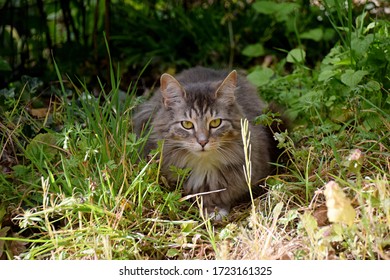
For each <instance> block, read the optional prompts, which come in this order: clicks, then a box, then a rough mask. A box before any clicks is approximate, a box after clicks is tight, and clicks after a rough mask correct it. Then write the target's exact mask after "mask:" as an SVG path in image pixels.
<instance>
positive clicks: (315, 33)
mask: <svg viewBox="0 0 390 280" xmlns="http://www.w3.org/2000/svg"><path fill="white" fill-rule="evenodd" d="M323 35H324V32H323V31H322V29H321V28H314V29H311V30H309V31H306V32H303V33H302V34H301V36H300V37H301V39H309V40H313V41H316V42H319V41H320V40H321V39H322V37H323Z"/></svg>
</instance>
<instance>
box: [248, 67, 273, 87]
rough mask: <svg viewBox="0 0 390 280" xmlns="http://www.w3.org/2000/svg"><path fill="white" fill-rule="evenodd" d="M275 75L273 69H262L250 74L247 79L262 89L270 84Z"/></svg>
mask: <svg viewBox="0 0 390 280" xmlns="http://www.w3.org/2000/svg"><path fill="white" fill-rule="evenodd" d="M273 75H274V71H273V70H272V69H270V68H260V69H256V70H255V71H253V72H252V73H250V74H249V75H248V76H247V78H248V80H249V81H250V82H251V83H252V84H254V85H255V86H258V87H260V86H263V85H266V84H268V83H269V81H270V80H271V78H272V76H273Z"/></svg>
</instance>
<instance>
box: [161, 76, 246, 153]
mask: <svg viewBox="0 0 390 280" xmlns="http://www.w3.org/2000/svg"><path fill="white" fill-rule="evenodd" d="M236 79H237V76H236V72H235V71H234V72H232V73H231V74H229V75H228V77H227V78H226V79H225V80H224V81H223V82H222V83H221V82H219V83H210V84H209V85H203V86H199V85H189V86H186V88H184V87H182V86H181V85H180V83H179V82H178V81H177V80H176V79H174V78H173V77H172V76H169V75H163V76H162V78H161V92H162V94H163V102H164V106H165V109H166V110H167V111H168V112H170V116H171V118H170V120H169V128H168V131H167V133H166V134H165V135H166V136H165V143H164V145H165V146H171V147H170V148H176V149H181V150H186V151H188V152H190V153H192V154H195V155H197V156H200V157H203V156H207V157H209V156H210V155H212V154H213V153H215V152H217V153H218V152H223V151H224V150H226V149H229V146H231V145H232V144H233V143H236V142H237V141H239V139H240V126H239V125H240V119H241V114H240V112H239V109H238V107H237V104H236V103H235V97H234V90H235V87H236Z"/></svg>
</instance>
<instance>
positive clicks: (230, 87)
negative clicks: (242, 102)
mask: <svg viewBox="0 0 390 280" xmlns="http://www.w3.org/2000/svg"><path fill="white" fill-rule="evenodd" d="M236 88H237V71H236V70H233V71H232V72H230V74H229V75H227V77H226V78H225V80H223V82H222V84H221V85H220V86H219V87H218V89H217V91H216V92H215V98H218V99H222V100H223V101H225V102H227V103H233V102H234V101H235V99H236V98H235V95H234V92H235V90H236Z"/></svg>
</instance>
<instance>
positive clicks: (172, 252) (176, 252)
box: [166, 248, 180, 258]
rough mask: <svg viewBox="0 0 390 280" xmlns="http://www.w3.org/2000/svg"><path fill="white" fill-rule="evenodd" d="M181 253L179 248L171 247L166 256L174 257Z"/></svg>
mask: <svg viewBox="0 0 390 280" xmlns="http://www.w3.org/2000/svg"><path fill="white" fill-rule="evenodd" d="M179 254H180V251H179V250H178V249H173V248H172V249H169V250H168V251H167V253H166V256H167V257H168V258H173V257H176V256H177V255H179Z"/></svg>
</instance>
